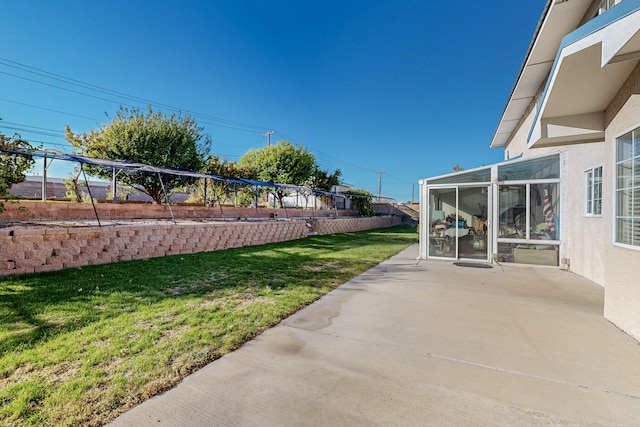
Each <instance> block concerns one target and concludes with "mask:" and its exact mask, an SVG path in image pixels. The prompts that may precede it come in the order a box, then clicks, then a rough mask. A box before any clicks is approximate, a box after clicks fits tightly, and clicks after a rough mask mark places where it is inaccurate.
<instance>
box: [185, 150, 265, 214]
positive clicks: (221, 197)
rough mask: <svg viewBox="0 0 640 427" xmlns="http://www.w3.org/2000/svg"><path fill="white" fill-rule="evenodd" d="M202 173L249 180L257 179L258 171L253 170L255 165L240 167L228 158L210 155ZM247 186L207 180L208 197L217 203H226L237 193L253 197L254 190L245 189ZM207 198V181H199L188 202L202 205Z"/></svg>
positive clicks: (193, 188) (191, 190)
mask: <svg viewBox="0 0 640 427" xmlns="http://www.w3.org/2000/svg"><path fill="white" fill-rule="evenodd" d="M200 171H201V172H202V173H205V174H208V175H217V176H221V177H224V178H248V179H255V178H256V175H257V171H256V169H255V168H253V165H240V164H239V163H238V162H236V161H229V160H227V159H226V158H224V157H222V158H220V157H219V156H216V155H210V156H208V157H207V159H206V161H205V162H204V166H203V167H202V169H201V170H200ZM245 187H246V186H240V187H238V186H237V184H234V183H229V182H226V181H216V180H211V179H207V180H206V195H207V199H208V200H211V198H212V197H213V198H215V199H216V200H215V201H218V202H219V203H224V202H226V201H228V200H230V199H231V197H232V196H233V195H235V193H236V192H239V193H241V194H242V193H248V197H249V198H251V197H253V195H252V194H253V193H252V189H250V188H245ZM204 196H205V180H204V179H199V180H198V182H197V183H196V185H195V186H193V187H192V188H191V189H190V194H189V199H188V200H187V201H188V202H191V203H202V202H203V201H204Z"/></svg>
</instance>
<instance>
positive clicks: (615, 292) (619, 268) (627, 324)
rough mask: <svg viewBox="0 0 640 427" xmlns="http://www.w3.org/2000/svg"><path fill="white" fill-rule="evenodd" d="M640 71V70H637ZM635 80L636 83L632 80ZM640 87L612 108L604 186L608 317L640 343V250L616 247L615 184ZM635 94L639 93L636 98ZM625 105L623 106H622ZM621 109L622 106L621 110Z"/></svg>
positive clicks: (639, 110) (639, 118) (639, 105)
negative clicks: (618, 155)
mask: <svg viewBox="0 0 640 427" xmlns="http://www.w3.org/2000/svg"><path fill="white" fill-rule="evenodd" d="M636 71H638V69H636ZM632 79H633V80H632ZM638 86H640V76H639V73H636V72H634V73H633V74H632V75H631V78H630V81H628V84H627V85H625V87H623V89H622V90H621V91H620V92H619V93H618V96H617V97H616V100H614V102H613V103H612V105H611V106H610V108H612V109H613V108H615V109H616V110H618V111H617V112H616V115H615V117H612V118H611V122H610V124H609V125H608V127H607V129H606V133H605V134H606V140H607V149H606V150H605V159H606V163H605V168H606V169H607V171H608V173H605V174H604V175H605V177H607V178H608V180H607V181H605V182H604V183H603V185H604V187H603V191H604V192H605V195H607V192H608V193H609V194H608V195H607V197H606V198H605V200H606V201H607V209H606V211H605V212H606V213H605V215H604V221H605V224H606V225H605V228H606V229H607V235H608V240H607V241H605V242H604V245H605V251H604V264H605V268H604V284H605V301H604V316H605V317H606V318H607V319H609V320H611V321H612V322H613V323H615V324H616V325H617V326H618V327H619V328H620V329H622V330H624V331H626V332H627V333H629V334H630V335H631V336H633V337H634V338H636V339H638V340H640V276H639V275H638V265H639V264H640V250H638V249H630V248H626V247H621V246H618V245H615V244H614V243H613V240H614V239H613V232H614V224H613V218H614V207H613V203H615V193H614V192H615V183H614V182H613V179H612V176H613V175H614V173H615V172H614V171H615V169H614V168H615V143H616V137H619V136H620V135H621V134H624V133H625V132H627V131H629V130H632V129H635V128H637V127H638V126H640V94H639V91H638ZM632 91H633V92H635V93H633V94H632ZM622 101H623V103H622V104H620V103H621V102H622ZM619 105H621V106H620V107H619Z"/></svg>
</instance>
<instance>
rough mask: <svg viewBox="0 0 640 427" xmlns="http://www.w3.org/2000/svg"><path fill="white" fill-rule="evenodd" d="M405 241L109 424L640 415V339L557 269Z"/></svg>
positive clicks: (625, 420) (638, 420) (585, 421)
mask: <svg viewBox="0 0 640 427" xmlns="http://www.w3.org/2000/svg"><path fill="white" fill-rule="evenodd" d="M417 251H418V249H417V247H416V246H412V247H410V248H409V249H407V250H405V251H403V252H401V253H400V254H398V255H397V256H395V257H393V258H391V259H390V260H388V261H386V262H383V263H382V264H380V265H379V266H377V267H375V268H373V269H372V270H370V271H368V272H366V273H364V274H363V275H361V276H359V277H357V278H356V279H354V280H352V281H350V282H348V283H347V284H345V285H343V286H341V287H340V288H338V289H336V290H335V291H333V292H331V293H330V294H328V295H327V296H326V297H324V298H322V299H321V300H319V301H317V302H316V303H314V304H312V305H311V306H309V307H307V308H305V309H303V310H301V311H299V312H298V313H297V314H295V315H293V316H291V317H289V318H288V319H286V320H284V321H283V322H282V323H281V324H280V325H278V326H276V327H275V328H273V329H271V330H269V331H267V332H265V333H264V334H262V335H260V336H259V337H257V338H256V339H254V340H253V341H251V342H249V343H247V344H246V345H244V346H243V347H242V348H240V349H239V350H237V351H235V352H233V353H231V354H228V355H226V356H224V357H223V358H221V359H219V360H217V361H215V362H213V363H211V364H210V365H208V366H207V367H205V368H203V369H202V370H200V371H198V372H197V373H195V374H193V375H191V376H190V377H188V378H187V379H185V380H184V381H183V382H182V383H181V384H179V385H178V386H177V387H176V388H174V389H172V390H170V391H168V392H166V393H164V394H163V395H161V396H158V397H156V398H153V399H151V400H150V401H148V402H146V403H143V404H141V405H140V406H138V407H137V408H135V409H133V410H132V411H130V412H127V413H126V414H124V415H123V416H121V417H120V418H118V419H117V420H116V421H115V422H114V423H113V426H215V425H227V426H235V425H242V426H247V425H248V426H291V425H295V426H299V425H309V426H311V425H313V426H346V425H360V426H370V425H384V426H393V425H397V426H409V425H411V426H415V425H465V426H468V425H505V426H507V425H508V426H513V425H563V426H564V425H576V426H578V425H580V426H584V425H605V426H612V425H620V426H632V425H635V426H638V425H640V346H639V345H638V343H637V342H636V341H634V340H633V339H632V338H630V337H629V336H627V335H626V334H624V333H623V332H621V331H620V330H618V329H617V328H616V327H614V326H613V325H612V324H610V323H609V322H608V321H606V320H605V319H604V318H603V317H602V304H603V289H602V288H600V287H599V286H597V285H595V284H593V283H591V282H589V281H587V280H585V279H582V278H580V277H578V276H576V275H574V274H571V273H566V272H563V271H559V270H557V269H549V268H539V267H531V268H529V267H514V266H505V267H504V271H503V270H502V269H501V268H500V267H498V266H496V267H494V268H492V269H479V268H469V267H457V266H454V265H452V264H451V263H448V262H434V261H421V262H420V263H418V264H417V265H416V260H415V257H416V255H417Z"/></svg>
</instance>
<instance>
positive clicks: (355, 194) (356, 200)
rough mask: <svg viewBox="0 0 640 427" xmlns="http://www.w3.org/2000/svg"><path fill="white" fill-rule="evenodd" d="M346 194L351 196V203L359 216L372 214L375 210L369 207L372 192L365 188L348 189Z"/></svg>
mask: <svg viewBox="0 0 640 427" xmlns="http://www.w3.org/2000/svg"><path fill="white" fill-rule="evenodd" d="M347 195H349V196H351V204H352V206H353V207H354V208H355V210H356V211H357V212H358V215H360V216H373V215H375V212H374V211H373V208H372V207H371V203H372V200H373V194H371V193H370V192H369V191H367V190H356V189H353V190H349V191H348V192H347Z"/></svg>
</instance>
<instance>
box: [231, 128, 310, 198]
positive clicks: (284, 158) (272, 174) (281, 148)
mask: <svg viewBox="0 0 640 427" xmlns="http://www.w3.org/2000/svg"><path fill="white" fill-rule="evenodd" d="M240 166H241V167H244V168H248V170H251V169H253V170H255V171H256V172H257V173H256V178H257V179H259V180H262V181H266V182H271V183H279V184H291V185H303V184H304V183H305V182H306V181H307V180H308V179H309V178H310V177H311V176H312V174H313V173H314V171H316V170H317V169H318V165H317V163H316V158H315V156H314V155H313V153H311V152H310V151H309V150H307V149H305V148H303V147H302V144H301V145H299V146H295V145H293V144H292V143H291V142H289V141H284V140H282V141H279V142H278V143H277V144H275V145H269V146H267V147H264V148H260V149H252V150H249V151H248V152H247V153H245V155H244V156H242V157H241V158H240ZM285 195H286V193H285V192H284V191H282V190H277V191H276V196H277V198H278V202H279V204H280V207H282V205H283V203H282V199H283V198H284V196H285Z"/></svg>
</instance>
